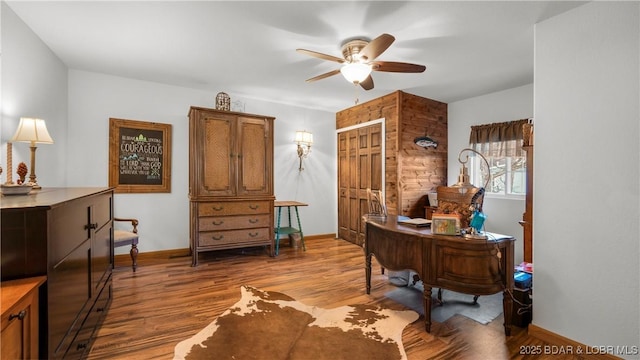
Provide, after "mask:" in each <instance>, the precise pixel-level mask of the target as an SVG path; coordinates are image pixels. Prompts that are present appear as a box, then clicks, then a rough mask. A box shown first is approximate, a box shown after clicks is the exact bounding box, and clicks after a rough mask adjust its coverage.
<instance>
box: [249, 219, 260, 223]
mask: <svg viewBox="0 0 640 360" xmlns="http://www.w3.org/2000/svg"><path fill="white" fill-rule="evenodd" d="M258 221H260V220H258V219H249V223H250V224H255V223H257V222H258Z"/></svg>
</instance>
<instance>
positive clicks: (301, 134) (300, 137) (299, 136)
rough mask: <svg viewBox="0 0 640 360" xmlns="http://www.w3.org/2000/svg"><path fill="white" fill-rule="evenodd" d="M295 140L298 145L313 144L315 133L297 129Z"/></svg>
mask: <svg viewBox="0 0 640 360" xmlns="http://www.w3.org/2000/svg"><path fill="white" fill-rule="evenodd" d="M293 142H295V143H296V144H298V145H306V146H311V144H313V134H312V133H310V132H308V131H306V130H303V131H296V137H295V139H294V140H293Z"/></svg>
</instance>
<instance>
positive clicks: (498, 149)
mask: <svg viewBox="0 0 640 360" xmlns="http://www.w3.org/2000/svg"><path fill="white" fill-rule="evenodd" d="M528 123H530V120H529V119H523V120H516V121H510V122H505V123H496V124H488V125H478V126H472V127H471V136H470V138H469V144H470V146H471V148H472V149H474V150H476V151H478V152H480V153H481V154H483V155H484V157H485V158H486V159H487V162H488V163H489V166H490V171H491V181H490V182H489V183H488V185H487V188H486V189H485V191H486V194H487V195H489V196H500V197H515V198H523V197H524V195H525V193H526V172H527V169H526V156H527V155H526V152H525V151H524V150H522V146H521V145H522V126H523V124H528ZM488 176H489V175H488V173H487V169H486V164H484V161H482V159H480V157H478V156H474V157H471V158H470V159H469V177H470V181H471V183H473V184H474V185H476V186H484V184H485V183H486V181H487V177H488Z"/></svg>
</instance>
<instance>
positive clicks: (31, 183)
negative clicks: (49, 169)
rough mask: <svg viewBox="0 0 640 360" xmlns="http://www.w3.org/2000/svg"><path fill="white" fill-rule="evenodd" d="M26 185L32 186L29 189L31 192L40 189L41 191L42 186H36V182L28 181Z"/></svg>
mask: <svg viewBox="0 0 640 360" xmlns="http://www.w3.org/2000/svg"><path fill="white" fill-rule="evenodd" d="M27 184H28V185H31V186H32V187H31V189H33V190H40V189H42V186H40V185H38V183H37V182H31V181H29V182H27Z"/></svg>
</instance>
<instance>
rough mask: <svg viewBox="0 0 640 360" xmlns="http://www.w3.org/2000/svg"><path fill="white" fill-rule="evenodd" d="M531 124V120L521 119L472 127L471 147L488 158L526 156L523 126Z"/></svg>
mask: <svg viewBox="0 0 640 360" xmlns="http://www.w3.org/2000/svg"><path fill="white" fill-rule="evenodd" d="M529 123H531V120H530V119H521V120H514V121H508V122H503V123H494V124H485V125H475V126H472V127H471V135H470V136H469V145H470V146H471V147H472V148H473V149H474V150H477V151H479V152H480V153H482V154H483V155H485V156H488V157H503V156H510V157H520V156H525V152H524V150H522V138H523V135H522V134H523V132H522V125H523V124H529Z"/></svg>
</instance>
